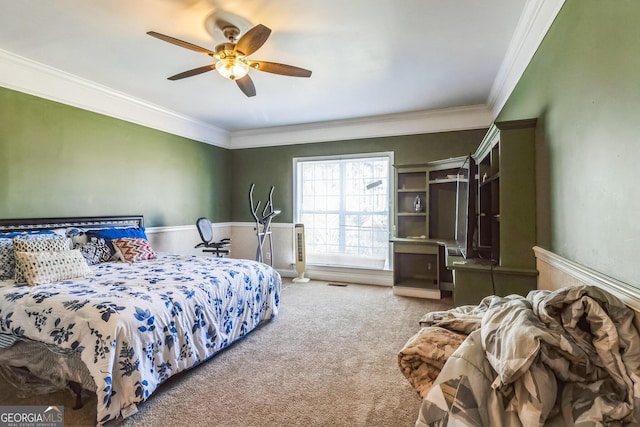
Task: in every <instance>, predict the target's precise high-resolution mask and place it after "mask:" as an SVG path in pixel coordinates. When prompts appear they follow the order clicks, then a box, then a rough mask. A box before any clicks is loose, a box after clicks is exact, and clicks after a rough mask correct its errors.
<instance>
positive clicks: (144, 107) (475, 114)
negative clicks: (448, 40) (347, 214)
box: [0, 0, 565, 149]
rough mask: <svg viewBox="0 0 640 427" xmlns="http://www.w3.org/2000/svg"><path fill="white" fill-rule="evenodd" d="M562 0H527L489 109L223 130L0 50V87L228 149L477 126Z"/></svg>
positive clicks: (491, 112)
mask: <svg viewBox="0 0 640 427" xmlns="http://www.w3.org/2000/svg"><path fill="white" fill-rule="evenodd" d="M564 1H565V0H527V2H526V4H525V8H524V10H523V13H522V15H521V16H520V20H519V21H518V25H517V27H516V31H515V33H514V36H513V38H512V40H511V43H510V44H509V48H508V50H507V54H506V55H505V58H504V60H503V61H502V64H501V66H500V69H499V72H498V75H497V76H496V79H495V80H494V83H493V86H492V89H491V92H490V94H489V97H488V99H487V105H473V106H467V107H457V108H448V109H442V110H427V111H417V112H411V113H403V114H391V115H384V116H374V117H367V118H361V119H350V120H336V121H327V122H319V123H311V124H303V125H292V126H280V127H272V128H260V129H252V130H245V131H232V132H228V131H226V130H224V129H222V128H219V127H216V126H213V125H210V124H208V123H204V122H201V121H197V120H194V119H192V118H190V117H187V116H184V115H181V114H178V113H176V112H173V111H169V110H166V109H164V108H161V107H159V106H157V105H153V104H151V103H148V102H146V101H143V100H140V99H137V98H134V97H132V96H129V95H126V94H124V93H121V92H118V91H116V90H113V89H111V88H108V87H106V86H102V85H99V84H97V83H94V82H92V81H89V80H85V79H82V78H80V77H77V76H74V75H72V74H69V73H66V72H63V71H61V70H58V69H55V68H52V67H49V66H47V65H44V64H41V63H38V62H35V61H32V60H30V59H27V58H24V57H21V56H19V55H16V54H13V53H11V52H8V51H4V50H1V49H0V86H4V87H7V88H9V89H14V90H17V91H20V92H24V93H28V94H31V95H35V96H38V97H41V98H45V99H50V100H52V101H56V102H60V103H63V104H67V105H72V106H74V107H78V108H82V109H84V110H89V111H93V112H96V113H99V114H104V115H107V116H110V117H115V118H117V119H121V120H125V121H128V122H132V123H136V124H139V125H142V126H147V127H150V128H153V129H158V130H161V131H164V132H168V133H171V134H174V135H179V136H183V137H186V138H189V139H194V140H196V141H200V142H204V143H207V144H211V145H216V146H219V147H223V148H230V149H240V148H254V147H265V146H278V145H291V144H306V143H314V142H325V141H341V140H350V139H361V138H376V137H385V136H399V135H411V134H422V133H434V132H446V131H456V130H468V129H478V128H484V127H488V126H489V125H490V124H491V122H493V121H494V120H495V118H496V117H497V116H498V114H499V113H500V110H501V109H502V107H503V106H504V104H505V103H506V101H507V99H508V98H509V96H510V95H511V92H512V91H513V89H514V88H515V86H516V84H517V83H518V81H519V80H520V78H521V77H522V74H523V73H524V70H525V69H526V67H527V65H528V64H529V62H530V61H531V58H533V55H534V54H535V52H536V50H537V49H538V47H539V45H540V43H542V40H543V38H544V36H545V35H546V33H547V31H548V30H549V28H550V27H551V24H552V23H553V21H554V19H555V17H556V16H557V14H558V12H559V11H560V9H561V8H562V5H563V4H564Z"/></svg>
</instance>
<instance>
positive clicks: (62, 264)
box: [16, 249, 91, 286]
mask: <svg viewBox="0 0 640 427" xmlns="http://www.w3.org/2000/svg"><path fill="white" fill-rule="evenodd" d="M16 260H17V261H18V262H19V263H20V264H22V265H23V266H24V273H25V276H26V279H27V283H28V284H29V286H34V285H43V284H46V283H53V282H59V281H60V280H66V279H73V278H76V277H85V276H88V275H90V274H91V269H90V268H89V266H88V265H87V262H86V261H85V259H84V257H83V256H82V254H81V253H80V251H79V250H77V249H74V250H69V251H61V252H54V251H45V252H16Z"/></svg>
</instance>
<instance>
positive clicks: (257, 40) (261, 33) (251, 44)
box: [235, 24, 271, 56]
mask: <svg viewBox="0 0 640 427" xmlns="http://www.w3.org/2000/svg"><path fill="white" fill-rule="evenodd" d="M270 34H271V30H270V29H269V28H267V27H265V26H264V25H262V24H258V25H256V26H255V27H253V28H252V29H250V30H249V31H247V32H246V33H245V34H244V36H242V37H240V40H238V43H236V49H235V50H236V51H239V52H242V53H243V54H244V56H249V55H251V54H252V53H253V52H255V51H256V50H258V49H260V47H262V45H263V44H264V42H266V41H267V39H268V38H269V35H270Z"/></svg>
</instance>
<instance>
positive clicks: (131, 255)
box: [111, 237, 156, 262]
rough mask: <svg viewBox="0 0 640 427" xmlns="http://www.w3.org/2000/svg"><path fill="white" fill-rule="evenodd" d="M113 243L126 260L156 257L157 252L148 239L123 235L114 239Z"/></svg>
mask: <svg viewBox="0 0 640 427" xmlns="http://www.w3.org/2000/svg"><path fill="white" fill-rule="evenodd" d="M111 243H113V246H115V247H116V248H117V249H118V251H119V252H120V254H121V255H122V260H123V261H125V262H135V261H143V260H146V259H153V258H155V257H156V253H155V252H154V251H153V249H151V246H150V245H149V242H148V241H147V240H146V239H142V238H139V237H137V238H130V237H123V238H121V239H113V240H112V241H111Z"/></svg>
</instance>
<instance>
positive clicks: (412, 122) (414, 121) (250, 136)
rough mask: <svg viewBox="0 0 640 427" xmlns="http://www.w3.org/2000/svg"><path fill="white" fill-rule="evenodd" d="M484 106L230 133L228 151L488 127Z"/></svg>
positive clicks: (489, 120)
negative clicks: (229, 149)
mask: <svg viewBox="0 0 640 427" xmlns="http://www.w3.org/2000/svg"><path fill="white" fill-rule="evenodd" d="M491 121H492V117H491V111H490V110H489V108H488V107H487V106H486V105H472V106H467V107H456V108H446V109H441V110H426V111H414V112H411V113H402V114H388V115H383V116H373V117H366V118H361V119H349V120H334V121H327V122H317V123H310V124H303V125H292V126H278V127H272V128H262V129H252V130H246V131H233V132H231V133H230V139H231V142H230V146H231V148H232V149H239V148H255V147H273V146H277V145H291V144H310V143H314V142H326V141H342V140H349V139H362V138H378V137H384V136H398V135H415V134H422V133H435V132H448V131H456V130H468V129H479V128H486V127H489V125H490V124H491Z"/></svg>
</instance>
